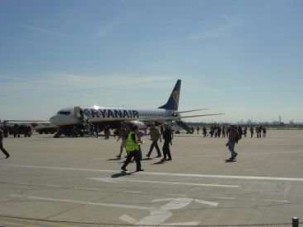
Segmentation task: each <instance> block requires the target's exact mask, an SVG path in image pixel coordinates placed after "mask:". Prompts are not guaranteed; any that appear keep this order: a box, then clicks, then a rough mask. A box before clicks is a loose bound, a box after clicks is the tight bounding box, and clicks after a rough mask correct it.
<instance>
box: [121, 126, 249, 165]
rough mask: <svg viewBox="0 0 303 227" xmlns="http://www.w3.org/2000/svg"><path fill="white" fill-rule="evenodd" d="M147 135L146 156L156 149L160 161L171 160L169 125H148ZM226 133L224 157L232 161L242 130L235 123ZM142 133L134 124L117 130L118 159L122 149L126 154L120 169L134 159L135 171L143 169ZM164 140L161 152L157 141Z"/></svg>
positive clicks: (235, 154) (148, 156)
mask: <svg viewBox="0 0 303 227" xmlns="http://www.w3.org/2000/svg"><path fill="white" fill-rule="evenodd" d="M149 135H150V139H151V145H150V148H149V151H148V153H147V154H146V157H147V158H148V159H149V158H150V156H151V154H152V152H153V150H154V149H155V150H156V153H157V156H156V158H161V157H162V159H161V161H160V162H164V161H170V160H172V157H171V151H170V145H172V138H173V136H172V130H171V128H170V126H168V125H165V126H164V128H162V127H161V131H160V130H159V129H157V128H156V127H155V126H152V127H150V129H149ZM226 135H227V138H228V141H227V143H226V146H227V148H228V150H229V152H230V158H228V159H226V162H234V161H235V160H236V157H237V156H238V153H237V152H236V151H235V145H236V143H238V141H239V140H240V139H241V138H242V135H243V132H242V129H241V127H237V126H235V125H231V126H229V127H228V128H227V129H226ZM141 136H142V134H140V133H139V131H138V128H137V127H136V126H131V127H130V128H128V129H127V128H122V129H121V131H120V132H119V138H118V140H119V139H121V146H120V152H119V154H118V155H117V158H118V159H120V158H121V156H122V153H123V150H124V149H125V150H126V153H127V156H126V160H125V162H124V163H123V165H122V167H121V169H122V171H127V169H126V167H127V166H128V165H129V163H130V162H131V161H132V160H133V159H134V160H135V162H136V171H143V169H142V167H141V160H142V151H141V147H140V144H141V143H142V140H141ZM162 139H163V140H164V143H163V147H162V154H161V150H160V148H159V145H158V141H160V142H161V140H162Z"/></svg>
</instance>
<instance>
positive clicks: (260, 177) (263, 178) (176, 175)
mask: <svg viewBox="0 0 303 227" xmlns="http://www.w3.org/2000/svg"><path fill="white" fill-rule="evenodd" d="M1 166H6V167H15V168H30V169H48V170H61V171H63V170H64V171H65V170H67V171H85V172H96V173H117V172H118V170H102V169H84V168H70V167H59V166H33V165H15V164H1ZM138 174H140V175H151V176H171V177H198V178H217V179H234V180H267V181H297V182H303V178H292V177H263V176H232V175H215V174H213V175H210V174H189V173H165V172H140V173H138Z"/></svg>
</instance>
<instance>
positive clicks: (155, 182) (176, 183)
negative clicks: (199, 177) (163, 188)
mask: <svg viewBox="0 0 303 227" xmlns="http://www.w3.org/2000/svg"><path fill="white" fill-rule="evenodd" d="M88 179H90V180H96V181H102V182H106V183H117V182H132V183H147V184H167V185H186V186H200V187H201V186H202V187H222V188H223V187H224V188H239V187H240V186H239V185H226V184H198V183H187V182H173V181H147V180H130V179H112V180H111V181H109V180H108V178H96V177H92V178H88Z"/></svg>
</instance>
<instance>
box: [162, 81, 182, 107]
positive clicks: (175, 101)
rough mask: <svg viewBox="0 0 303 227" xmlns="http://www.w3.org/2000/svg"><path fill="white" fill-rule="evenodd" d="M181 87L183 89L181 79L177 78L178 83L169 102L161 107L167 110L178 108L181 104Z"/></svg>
mask: <svg viewBox="0 0 303 227" xmlns="http://www.w3.org/2000/svg"><path fill="white" fill-rule="evenodd" d="M180 89H181V80H177V83H176V85H175V87H174V89H173V90H172V92H171V94H170V96H169V98H168V100H167V103H166V104H164V105H163V106H160V107H159V109H165V110H178V106H179V97H180Z"/></svg>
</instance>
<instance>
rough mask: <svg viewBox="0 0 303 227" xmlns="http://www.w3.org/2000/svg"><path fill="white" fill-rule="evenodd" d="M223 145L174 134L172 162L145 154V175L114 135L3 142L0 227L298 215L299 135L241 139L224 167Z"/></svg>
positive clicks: (301, 182)
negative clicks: (121, 156)
mask: <svg viewBox="0 0 303 227" xmlns="http://www.w3.org/2000/svg"><path fill="white" fill-rule="evenodd" d="M143 140H144V144H142V146H141V147H142V152H143V158H144V157H145V155H146V154H147V152H148V149H149V145H150V140H149V137H148V136H145V137H143ZM226 142H227V139H226V138H203V137H202V135H201V134H200V135H197V134H195V135H185V134H179V135H175V136H174V140H173V145H172V147H171V150H172V161H166V162H164V163H162V164H161V163H159V160H160V159H159V158H152V159H144V160H142V167H143V169H144V170H145V171H144V172H134V170H135V163H131V164H130V165H129V166H128V167H127V169H128V170H129V172H128V173H123V172H121V171H120V168H121V165H122V162H123V160H124V159H121V160H117V159H116V155H117V154H118V152H119V147H120V142H117V139H116V138H114V137H111V138H110V139H108V140H105V139H104V137H99V138H95V137H83V138H52V135H38V134H36V135H33V136H32V137H31V138H5V139H4V147H5V148H6V149H7V150H8V152H9V153H10V154H11V157H10V158H9V159H5V158H4V155H2V154H1V153H0V155H1V156H0V157H1V159H0V172H1V173H0V185H1V186H0V226H10V227H11V226H12V227H15V226H27V227H33V226H35V227H37V226H43V227H44V226H49V227H57V226H63V227H66V226H110V225H115V226H127V225H136V226H155V225H158V226H172V225H173V226H184V225H197V226H203V225H205V226H206V225H231V226H233V225H234V226H240V225H248V226H249V225H251V226H252V225H262V226H264V225H272V224H274V225H282V226H283V225H284V226H291V222H292V218H293V217H298V218H300V217H301V218H303V213H302V211H303V195H302V192H303V171H302V170H303V133H302V131H299V130H268V131H267V136H266V138H259V139H257V138H255V137H254V138H250V137H247V138H242V139H241V140H240V141H239V143H238V144H237V145H236V151H237V152H238V153H239V155H238V157H237V162H232V163H226V162H225V159H227V158H228V157H229V153H228V150H227V147H226V146H225V143H226ZM162 145H163V143H160V146H161V147H162ZM124 154H125V153H124ZM155 156H156V151H153V153H152V157H155Z"/></svg>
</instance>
